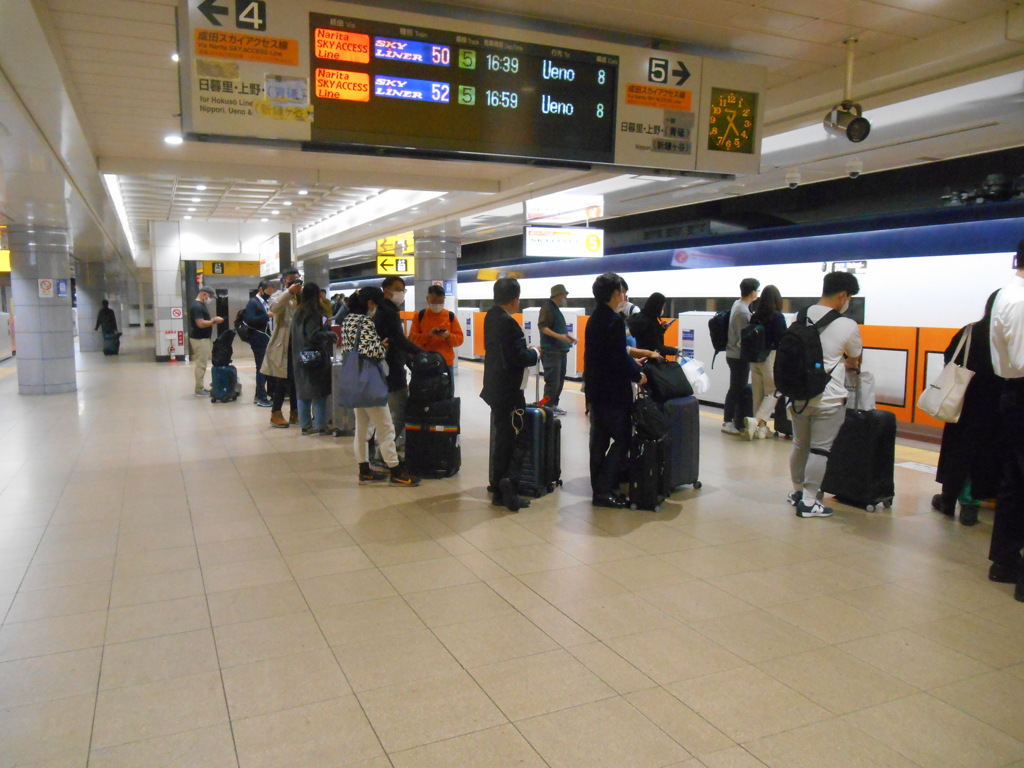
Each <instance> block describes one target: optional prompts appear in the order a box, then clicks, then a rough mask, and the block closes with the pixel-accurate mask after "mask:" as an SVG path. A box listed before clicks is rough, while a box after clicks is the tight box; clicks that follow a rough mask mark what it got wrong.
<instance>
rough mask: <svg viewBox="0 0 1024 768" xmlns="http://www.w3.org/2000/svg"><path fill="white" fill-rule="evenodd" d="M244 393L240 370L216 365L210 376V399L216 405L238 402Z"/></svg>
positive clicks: (230, 366)
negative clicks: (240, 380) (239, 378)
mask: <svg viewBox="0 0 1024 768" xmlns="http://www.w3.org/2000/svg"><path fill="white" fill-rule="evenodd" d="M241 393H242V385H241V384H239V383H238V369H237V368H235V366H233V365H215V366H213V369H212V372H211V374H210V399H211V400H213V402H215V403H228V402H231V401H232V400H237V399H238V396H239V395H240V394H241Z"/></svg>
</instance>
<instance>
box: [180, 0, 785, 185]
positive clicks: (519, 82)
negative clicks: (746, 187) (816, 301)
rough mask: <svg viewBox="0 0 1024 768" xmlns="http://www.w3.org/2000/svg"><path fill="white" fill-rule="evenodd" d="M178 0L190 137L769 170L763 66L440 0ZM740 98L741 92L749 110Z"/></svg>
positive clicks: (587, 163)
mask: <svg viewBox="0 0 1024 768" xmlns="http://www.w3.org/2000/svg"><path fill="white" fill-rule="evenodd" d="M179 1H180V3H181V6H180V8H179V13H178V20H179V35H178V37H179V46H180V53H181V65H180V84H181V104H182V129H183V133H184V135H185V136H186V137H187V138H189V139H199V140H211V139H212V140H220V141H241V142H245V143H252V142H258V143H269V144H278V145H280V144H284V145H287V146H292V147H297V148H302V149H308V150H316V151H331V152H359V153H364V154H365V153H374V154H378V153H379V154H385V155H403V156H411V157H424V156H426V157H445V158H447V157H456V158H465V159H471V160H503V161H512V162H539V163H543V164H551V165H562V166H570V167H602V166H614V167H618V168H629V169H656V170H659V171H669V172H680V173H685V172H692V173H715V174H746V173H757V172H758V171H759V168H760V141H761V133H762V127H761V123H762V119H763V112H764V107H763V105H764V102H765V99H764V98H762V95H763V93H764V91H765V88H766V75H765V70H764V69H763V68H761V67H757V66H753V65H750V64H745V63H741V62H737V61H731V60H727V59H716V58H710V57H706V56H697V55H694V54H690V53H678V52H673V51H670V50H666V49H650V48H640V47H636V46H630V45H623V44H620V43H616V42H610V41H607V40H601V41H597V40H588V39H583V38H580V37H575V36H568V35H565V34H559V33H557V32H547V31H545V30H544V29H542V28H541V25H540V24H532V25H531V24H529V23H524V24H521V25H519V26H516V27H514V28H513V27H499V26H495V25H494V24H490V23H487V22H486V21H482V20H480V19H482V18H483V17H482V16H478V17H477V19H475V20H473V19H466V18H465V17H464V14H460V15H458V16H448V15H438V11H437V10H436V8H437V7H436V6H435V7H433V8H434V9H435V10H434V11H432V12H431V13H430V14H428V13H424V12H420V11H418V10H409V9H407V8H406V9H401V8H396V7H380V6H375V5H367V4H364V3H357V2H346V1H345V0H179ZM409 6H410V7H413V8H415V7H416V6H415V4H412V3H410V4H409ZM723 99H724V100H725V102H724V103H725V104H726V106H724V107H723V106H721V104H720V103H719V102H722V100H723ZM730 99H742V102H743V104H744V105H746V106H744V109H743V114H740V113H739V112H736V111H735V110H732V106H731V104H732V102H730V101H729V100H730ZM734 112H735V114H734ZM741 118H742V119H741ZM719 138H721V139H722V140H721V141H718V139H719Z"/></svg>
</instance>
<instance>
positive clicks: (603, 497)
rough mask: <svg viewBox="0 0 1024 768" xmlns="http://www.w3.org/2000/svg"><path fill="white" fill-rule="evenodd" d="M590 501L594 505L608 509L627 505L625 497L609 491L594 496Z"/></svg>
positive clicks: (622, 507) (621, 507)
mask: <svg viewBox="0 0 1024 768" xmlns="http://www.w3.org/2000/svg"><path fill="white" fill-rule="evenodd" d="M591 503H592V504H593V505H594V506H595V507H607V508H608V509H625V508H626V507H628V506H629V504H628V503H627V502H626V500H625V499H623V498H622V497H620V496H615V495H614V494H611V493H604V494H600V495H598V496H595V497H594V498H593V499H592V500H591Z"/></svg>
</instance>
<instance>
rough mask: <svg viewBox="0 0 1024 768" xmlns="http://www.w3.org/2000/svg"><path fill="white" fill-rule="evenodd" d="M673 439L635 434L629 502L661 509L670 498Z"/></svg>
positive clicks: (641, 506)
mask: <svg viewBox="0 0 1024 768" xmlns="http://www.w3.org/2000/svg"><path fill="white" fill-rule="evenodd" d="M668 456H669V440H668V438H667V437H663V438H661V439H658V440H649V439H646V438H644V437H641V436H640V435H633V439H632V441H631V442H630V445H629V506H630V507H631V508H632V509H647V510H650V511H652V512H657V511H658V510H659V509H661V502H663V501H664V500H665V499H667V498H668V496H669V494H670V493H671V492H672V489H671V488H670V487H669V485H668V483H669V477H668V471H667V463H668Z"/></svg>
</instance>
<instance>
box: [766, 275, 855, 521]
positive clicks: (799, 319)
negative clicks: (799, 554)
mask: <svg viewBox="0 0 1024 768" xmlns="http://www.w3.org/2000/svg"><path fill="white" fill-rule="evenodd" d="M859 290H860V285H859V283H858V282H857V278H856V277H855V276H854V275H852V274H851V273H849V272H830V273H829V274H827V275H825V280H824V285H823V286H822V296H821V299H820V300H819V301H818V303H817V304H815V305H813V306H810V307H807V308H806V309H802V310H800V312H799V313H797V316H796V320H795V321H794V322H793V324H792V325H790V326H789V328H788V329H786V332H785V333H784V334H783V335H782V339H781V340H780V341H779V348H778V350H777V351H776V354H775V369H774V373H775V387H776V389H778V391H779V392H780V393H782V394H783V395H785V396H786V397H787V398H789V400H790V407H789V415H790V418H791V419H792V422H793V452H792V453H791V454H790V459H789V471H790V478H791V480H792V481H793V492H792V493H790V494H789V496H788V497H787V501H788V502H789V503H790V504H792V505H793V506H795V507H796V514H797V516H798V517H828V516H830V515H831V514H832V510H831V509H830V508H829V507H826V506H824V505H822V503H821V501H820V500H819V496H820V494H821V481H822V478H823V477H824V476H825V466H826V464H827V462H828V455H829V451H830V450H831V448H832V443H833V442H834V441H835V439H836V435H838V434H839V429H840V428H841V427H842V426H843V421H844V419H845V416H846V407H845V406H846V398H847V390H846V385H845V383H844V381H845V373H846V368H859V363H860V357H861V352H862V349H863V347H862V344H861V338H860V327H859V326H858V325H857V323H856V322H854V321H853V320H852V319H851V318H848V317H843V314H844V313H845V312H846V311H847V310H848V309H849V308H850V299H851V297H853V296H855V295H856V294H857V292H858V291H859ZM844 358H845V361H844Z"/></svg>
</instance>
